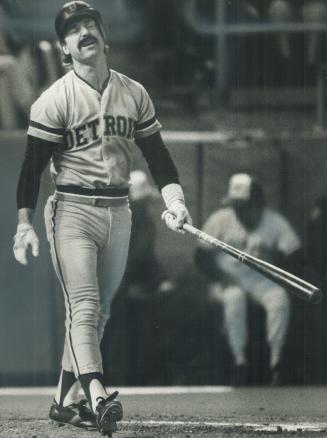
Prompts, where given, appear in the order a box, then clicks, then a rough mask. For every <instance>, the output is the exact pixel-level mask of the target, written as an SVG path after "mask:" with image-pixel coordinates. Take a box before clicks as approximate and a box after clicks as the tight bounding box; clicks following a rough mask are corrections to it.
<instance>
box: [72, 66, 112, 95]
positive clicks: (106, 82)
mask: <svg viewBox="0 0 327 438" xmlns="http://www.w3.org/2000/svg"><path fill="white" fill-rule="evenodd" d="M73 71H74V74H75V75H76V76H77V77H78V79H80V80H81V81H82V82H84V84H86V85H88V86H89V87H90V88H92V90H94V91H96V92H97V93H99V94H101V95H102V94H103V93H104V90H105V89H106V88H107V86H108V83H109V81H110V78H111V70H110V69H109V70H108V76H107V79H106V80H105V81H104V83H103V86H102V88H101V90H100V91H99V90H97V89H96V88H95V87H93V85H92V84H90V83H89V82H87V81H86V80H85V79H84V78H82V76H80V75H79V74H78V73H76V71H75V70H73Z"/></svg>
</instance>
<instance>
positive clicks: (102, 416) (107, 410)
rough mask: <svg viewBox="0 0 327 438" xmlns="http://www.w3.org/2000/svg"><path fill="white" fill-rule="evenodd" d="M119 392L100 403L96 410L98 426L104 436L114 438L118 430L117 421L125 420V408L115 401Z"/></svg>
mask: <svg viewBox="0 0 327 438" xmlns="http://www.w3.org/2000/svg"><path fill="white" fill-rule="evenodd" d="M117 395H118V391H115V392H114V393H113V394H111V395H110V396H109V397H108V398H107V399H102V400H101V401H99V403H98V405H97V408H96V425H97V428H98V430H99V432H100V433H101V434H102V435H107V436H108V437H111V436H112V433H113V432H116V430H117V421H120V420H121V419H122V418H123V407H122V405H121V403H120V401H118V400H115V398H116V397H117Z"/></svg>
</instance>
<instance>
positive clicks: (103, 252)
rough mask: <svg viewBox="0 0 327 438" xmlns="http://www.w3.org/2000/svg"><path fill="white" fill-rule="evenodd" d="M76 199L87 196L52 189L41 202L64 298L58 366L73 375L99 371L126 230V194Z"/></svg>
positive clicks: (124, 258) (128, 220)
mask: <svg viewBox="0 0 327 438" xmlns="http://www.w3.org/2000/svg"><path fill="white" fill-rule="evenodd" d="M78 199H81V200H83V201H85V200H86V198H85V197H78V196H77V197H76V196H75V195H67V197H65V200H58V199H56V194H55V195H54V196H51V197H50V198H49V200H48V202H47V204H46V206H45V224H46V230H47V237H48V240H49V243H50V252H51V257H52V261H53V265H54V268H55V271H56V274H57V276H58V279H59V281H60V283H61V286H62V290H63V293H64V299H65V310H66V320H65V326H66V337H65V346H64V352H63V358H62V367H63V369H64V370H66V371H70V372H74V374H75V376H76V377H78V376H79V375H81V374H87V373H93V372H100V373H103V368H102V358H101V353H100V342H101V339H102V336H103V332H104V328H105V325H106V323H107V321H108V319H109V317H110V307H111V302H112V300H113V298H114V297H115V294H116V292H117V289H118V287H119V285H120V283H121V280H122V277H123V274H124V271H125V267H126V262H127V255H128V247H129V240H130V232H131V212H130V209H129V205H128V198H127V197H122V198H109V199H107V200H106V201H105V202H104V205H102V206H97V205H89V204H88V203H80V202H76V201H78ZM110 199H112V203H111V202H110ZM72 200H73V202H72ZM111 204H112V205H111Z"/></svg>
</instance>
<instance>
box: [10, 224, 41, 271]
mask: <svg viewBox="0 0 327 438" xmlns="http://www.w3.org/2000/svg"><path fill="white" fill-rule="evenodd" d="M14 242H15V243H14V247H13V250H14V256H15V259H16V260H17V261H18V262H19V263H21V264H22V265H27V254H26V253H27V250H28V248H29V247H30V248H31V250H32V254H33V256H34V257H37V256H38V255H39V239H38V237H37V235H36V233H35V231H34V228H33V227H32V226H29V225H24V224H22V225H18V227H17V233H16V235H15V237H14Z"/></svg>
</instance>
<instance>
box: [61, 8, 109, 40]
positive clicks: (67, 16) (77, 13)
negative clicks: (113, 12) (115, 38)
mask: <svg viewBox="0 0 327 438" xmlns="http://www.w3.org/2000/svg"><path fill="white" fill-rule="evenodd" d="M80 17H91V18H93V19H94V20H95V22H96V23H97V24H98V26H99V29H100V30H101V32H102V33H103V30H102V19H101V14H100V12H98V11H97V10H96V9H94V8H92V6H91V5H89V4H88V3H86V2H84V1H79V0H76V1H71V2H68V3H65V4H64V5H63V7H62V8H61V9H60V11H59V12H58V14H57V16H56V19H55V29H56V34H57V36H58V38H59V40H60V41H62V40H63V39H64V37H65V33H66V30H67V27H68V25H69V24H70V23H71V22H73V21H74V20H75V19H76V18H80Z"/></svg>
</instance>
